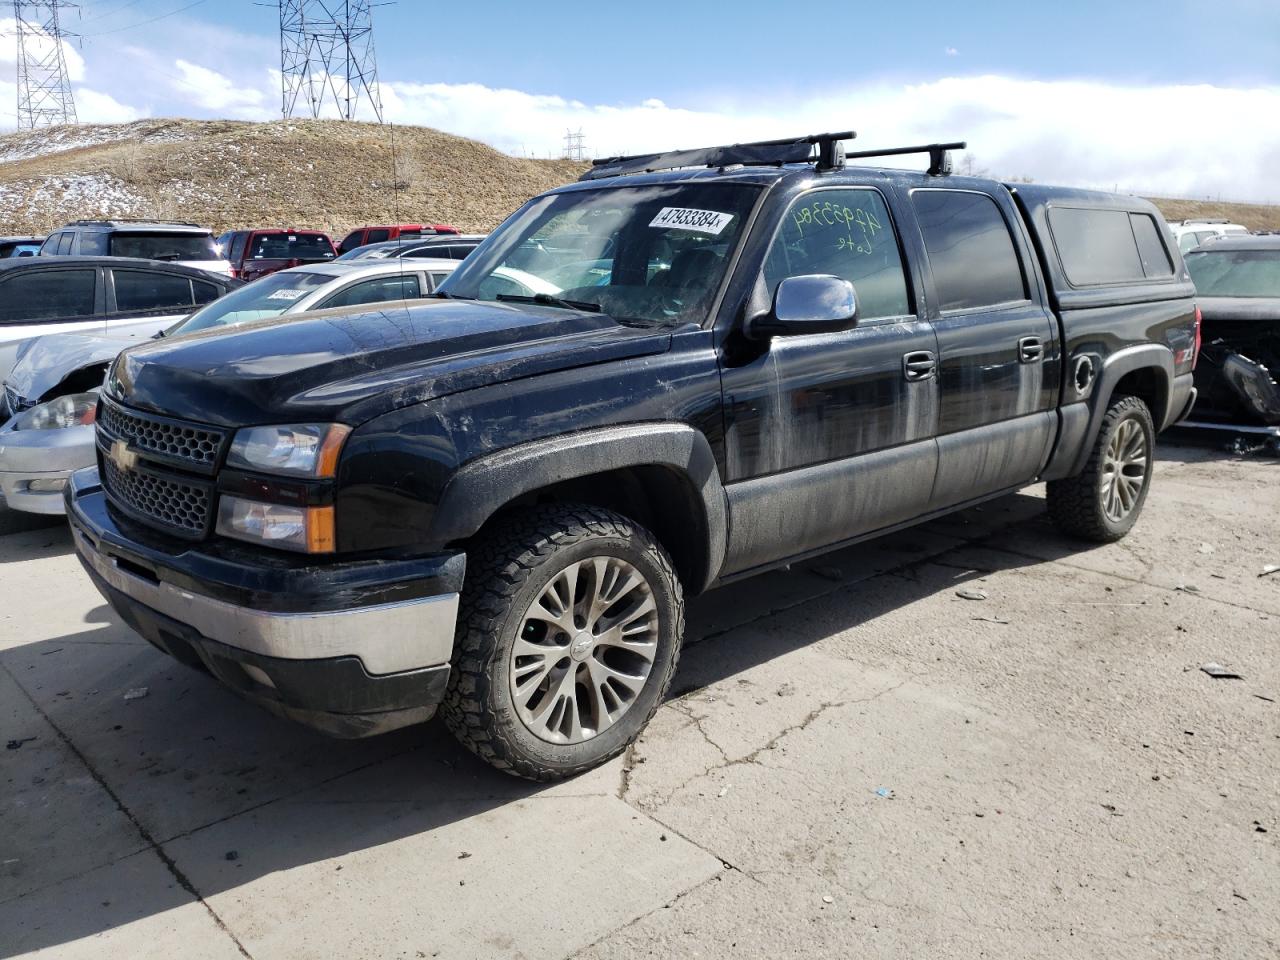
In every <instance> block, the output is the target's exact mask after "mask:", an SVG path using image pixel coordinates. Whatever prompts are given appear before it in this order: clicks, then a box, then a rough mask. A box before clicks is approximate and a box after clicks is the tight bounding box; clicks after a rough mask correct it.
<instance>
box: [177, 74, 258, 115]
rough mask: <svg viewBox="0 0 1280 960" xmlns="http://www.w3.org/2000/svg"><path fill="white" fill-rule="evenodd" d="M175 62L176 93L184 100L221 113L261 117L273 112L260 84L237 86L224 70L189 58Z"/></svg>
mask: <svg viewBox="0 0 1280 960" xmlns="http://www.w3.org/2000/svg"><path fill="white" fill-rule="evenodd" d="M173 66H174V68H175V69H176V70H177V72H178V74H179V75H178V76H176V77H174V78H173V79H175V80H176V81H177V83H178V86H177V87H176V88H175V89H174V91H173V93H174V95H175V96H176V97H178V98H179V99H181V100H185V101H188V102H190V103H193V104H195V105H196V106H198V107H201V108H202V109H205V110H209V111H212V112H214V113H216V114H218V115H219V116H229V117H237V118H244V119H252V120H262V119H266V117H267V116H268V115H269V114H270V112H271V111H269V110H267V109H266V108H265V103H266V100H267V96H266V93H265V92H264V91H263V90H261V89H259V88H256V87H237V86H236V85H235V84H234V83H232V81H231V79H230V78H229V77H227V76H226V75H225V74H222V73H219V72H218V71H217V70H213V69H210V68H209V67H202V66H200V65H199V64H197V63H191V62H189V61H187V60H175V61H174V62H173Z"/></svg>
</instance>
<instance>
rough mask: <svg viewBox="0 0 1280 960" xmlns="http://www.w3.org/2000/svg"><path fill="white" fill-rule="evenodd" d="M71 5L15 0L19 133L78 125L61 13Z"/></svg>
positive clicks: (50, 0) (63, 0)
mask: <svg viewBox="0 0 1280 960" xmlns="http://www.w3.org/2000/svg"><path fill="white" fill-rule="evenodd" d="M71 6H73V4H71V3H68V2H66V0H13V19H14V20H15V21H16V23H17V34H18V129H19V130H34V129H36V128H37V127H48V126H53V125H54V124H59V123H75V122H76V102H75V97H74V96H73V95H72V93H71V77H70V76H69V74H68V73H67V56H66V51H65V49H64V48H63V39H64V38H65V37H66V36H67V34H66V33H64V32H63V29H62V11H63V10H65V9H67V8H68V7H71Z"/></svg>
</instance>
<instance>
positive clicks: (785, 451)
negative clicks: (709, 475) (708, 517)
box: [721, 185, 938, 575]
mask: <svg viewBox="0 0 1280 960" xmlns="http://www.w3.org/2000/svg"><path fill="white" fill-rule="evenodd" d="M886 190H888V185H886ZM889 195H890V194H888V193H885V192H882V191H881V190H880V189H878V188H875V187H861V186H848V187H838V186H832V187H823V188H819V189H816V190H811V191H808V192H806V193H803V194H801V195H800V196H799V197H797V198H796V199H795V200H793V201H792V202H791V203H790V205H789V206H788V207H787V208H786V209H785V211H784V212H783V214H782V217H781V222H780V223H779V225H778V227H777V231H776V233H775V234H774V236H773V237H772V239H771V241H770V243H769V247H768V253H767V255H766V257H765V261H764V266H763V270H762V271H761V274H760V277H759V279H758V283H759V284H763V285H764V288H765V292H767V295H768V298H769V301H770V302H772V298H773V295H774V293H775V292H776V290H777V287H778V284H779V283H780V282H781V281H782V280H783V279H785V278H787V277H794V276H803V275H808V274H831V275H835V276H839V277H842V278H844V279H847V280H850V281H851V282H852V283H853V285H854V289H855V291H856V293H857V297H858V315H859V320H858V323H857V325H856V326H855V327H853V328H852V329H849V330H843V331H840V332H836V333H818V334H806V335H799V336H782V337H775V338H773V339H772V340H771V341H769V342H768V343H767V344H760V345H753V346H750V347H749V348H747V349H746V352H745V355H738V356H735V353H739V354H742V353H743V351H741V350H735V349H733V348H732V347H731V346H727V347H726V348H725V350H724V352H723V354H722V357H721V384H722V388H723V392H724V393H723V395H724V409H725V460H726V463H725V476H726V486H725V491H726V493H727V495H728V499H729V510H730V532H729V545H728V554H727V558H726V561H725V567H724V571H723V572H724V573H725V574H727V575H728V574H734V573H740V572H744V571H747V570H750V569H753V568H756V567H760V566H764V565H767V564H769V563H772V562H775V561H778V560H781V559H784V558H787V557H792V556H798V555H801V554H805V553H808V552H811V551H815V550H820V549H822V548H823V547H826V546H829V545H831V544H834V543H838V542H840V541H843V540H848V539H851V538H853V537H857V536H861V535H864V534H867V533H870V532H873V531H875V530H880V529H883V528H885V527H890V526H893V525H894V524H897V523H902V522H905V521H907V520H910V519H913V518H915V517H916V516H919V515H920V514H922V513H924V512H925V511H926V509H927V507H928V502H929V496H930V493H931V492H932V488H933V476H934V470H935V467H936V462H937V449H936V445H935V442H934V429H935V426H936V422H937V410H938V393H937V382H936V379H935V376H934V374H935V366H936V352H937V343H936V341H935V338H934V335H933V328H932V326H931V325H930V324H929V322H928V321H927V320H926V319H925V318H924V317H923V316H922V315H921V311H920V307H919V304H920V300H921V298H920V296H919V288H918V285H917V284H916V283H915V282H913V281H914V276H915V275H914V274H911V273H909V272H908V271H907V269H906V264H907V262H908V261H907V257H906V255H905V252H904V245H903V244H902V242H901V234H900V232H899V224H898V223H896V222H895V218H894V217H893V216H892V215H891V213H890V209H889V204H888V200H887V197H888V196H889ZM774 222H777V221H774ZM726 343H727V344H732V341H731V340H730V341H726Z"/></svg>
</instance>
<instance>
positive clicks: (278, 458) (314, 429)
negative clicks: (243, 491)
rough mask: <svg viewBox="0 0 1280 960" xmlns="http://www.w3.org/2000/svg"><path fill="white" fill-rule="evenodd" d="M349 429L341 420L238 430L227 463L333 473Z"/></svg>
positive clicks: (279, 471) (304, 474)
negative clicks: (337, 421)
mask: <svg viewBox="0 0 1280 960" xmlns="http://www.w3.org/2000/svg"><path fill="white" fill-rule="evenodd" d="M350 432H351V428H350V427H347V426H343V425H342V424H340V423H301V424H295V425H291V426H284V427H249V428H248V429H246V430H241V431H239V432H237V433H236V438H235V440H234V441H233V442H232V444H231V452H230V453H228V454H227V466H230V467H244V468H246V469H249V470H260V471H262V472H263V473H275V474H282V475H285V476H290V477H313V478H315V477H332V476H333V475H334V473H336V472H337V469H338V454H339V452H340V451H341V450H342V442H343V441H344V440H346V439H347V434H349V433H350Z"/></svg>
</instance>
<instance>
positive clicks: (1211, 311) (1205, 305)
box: [1196, 297, 1280, 324]
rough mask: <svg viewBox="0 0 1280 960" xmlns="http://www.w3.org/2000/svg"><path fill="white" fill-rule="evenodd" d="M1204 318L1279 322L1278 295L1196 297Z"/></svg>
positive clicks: (1279, 300) (1279, 307)
mask: <svg viewBox="0 0 1280 960" xmlns="http://www.w3.org/2000/svg"><path fill="white" fill-rule="evenodd" d="M1196 304H1197V305H1198V306H1199V307H1200V313H1201V314H1202V315H1203V317H1204V319H1206V320H1260V321H1266V322H1269V323H1274V324H1280V297H1197V298H1196Z"/></svg>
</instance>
